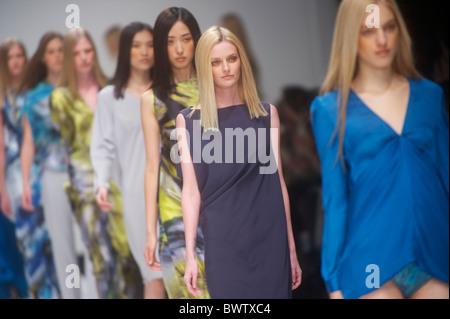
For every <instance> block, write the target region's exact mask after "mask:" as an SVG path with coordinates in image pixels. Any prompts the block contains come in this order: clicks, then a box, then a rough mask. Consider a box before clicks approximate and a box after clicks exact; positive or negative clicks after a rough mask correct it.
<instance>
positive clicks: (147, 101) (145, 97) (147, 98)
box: [141, 89, 153, 106]
mask: <svg viewBox="0 0 450 319" xmlns="http://www.w3.org/2000/svg"><path fill="white" fill-rule="evenodd" d="M141 105H149V106H153V90H151V89H150V90H147V91H146V92H145V93H144V94H142V96H141Z"/></svg>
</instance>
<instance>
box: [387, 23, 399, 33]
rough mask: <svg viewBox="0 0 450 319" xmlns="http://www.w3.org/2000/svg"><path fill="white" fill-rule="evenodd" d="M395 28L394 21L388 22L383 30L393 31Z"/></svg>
mask: <svg viewBox="0 0 450 319" xmlns="http://www.w3.org/2000/svg"><path fill="white" fill-rule="evenodd" d="M395 29H397V25H396V24H395V23H391V24H388V25H387V26H385V27H384V30H385V31H395Z"/></svg>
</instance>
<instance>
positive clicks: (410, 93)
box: [350, 78, 413, 137]
mask: <svg viewBox="0 0 450 319" xmlns="http://www.w3.org/2000/svg"><path fill="white" fill-rule="evenodd" d="M406 79H407V80H408V85H409V96H408V102H407V105H406V112H405V117H404V118H403V124H402V129H401V132H400V133H398V132H397V131H396V130H395V129H394V128H393V127H392V126H391V125H390V124H389V123H388V122H386V121H385V120H384V119H383V118H382V117H381V116H379V115H378V114H377V113H376V112H375V111H374V110H372V108H370V107H369V106H368V105H367V104H366V103H365V102H364V101H363V100H362V99H361V98H360V97H359V95H358V94H357V93H356V92H355V91H354V90H353V89H350V91H351V92H352V93H353V94H354V95H355V97H356V98H357V100H358V101H359V103H361V104H362V105H363V106H364V107H365V108H366V109H367V110H369V112H370V113H372V114H373V115H374V116H375V117H376V118H378V120H380V121H381V122H382V123H384V125H386V126H387V127H388V128H389V129H390V130H391V131H392V132H393V133H394V134H395V135H397V136H398V137H401V136H403V134H404V132H405V126H406V120H407V118H408V113H409V111H410V110H409V109H410V106H411V100H412V96H413V93H412V83H411V80H410V79H409V78H406Z"/></svg>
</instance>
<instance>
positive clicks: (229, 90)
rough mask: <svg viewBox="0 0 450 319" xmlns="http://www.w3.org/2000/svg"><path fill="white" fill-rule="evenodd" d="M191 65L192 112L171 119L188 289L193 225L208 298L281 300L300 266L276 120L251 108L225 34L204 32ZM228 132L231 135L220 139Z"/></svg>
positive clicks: (246, 82)
mask: <svg viewBox="0 0 450 319" xmlns="http://www.w3.org/2000/svg"><path fill="white" fill-rule="evenodd" d="M196 63H197V74H198V78H199V90H200V100H199V105H198V106H197V108H195V109H194V110H183V111H181V114H180V115H178V117H177V134H180V135H178V136H179V142H178V144H177V145H178V146H179V148H180V152H181V158H180V160H181V161H180V164H181V165H180V166H179V168H181V172H180V173H181V175H182V178H183V190H182V208H183V219H184V224H185V229H186V250H187V252H186V255H187V262H186V274H185V278H184V279H185V282H186V284H187V287H188V290H189V291H190V292H191V293H192V294H194V295H197V294H198V293H199V290H198V288H197V287H196V283H197V282H196V281H197V272H198V266H197V263H196V261H195V254H194V247H195V242H196V238H195V233H196V230H197V227H198V225H200V227H201V229H202V231H203V234H204V241H205V271H206V283H207V286H208V290H209V293H210V295H211V298H215V299H224V298H226V299H251V298H261V299H288V298H291V294H292V289H295V288H297V287H298V286H299V284H300V281H301V269H300V266H299V263H298V260H297V255H296V250H295V243H294V239H293V233H292V226H291V221H290V212H289V201H288V195H287V190H286V186H285V183H284V179H283V175H282V172H281V165H280V164H279V163H280V160H279V147H278V145H279V144H278V141H279V130H278V129H279V119H278V113H277V111H276V109H275V107H274V106H272V105H270V104H267V103H261V102H259V99H258V97H257V94H256V86H255V84H254V80H253V76H252V73H251V69H250V66H249V63H248V59H247V58H246V56H245V51H244V50H243V48H242V44H240V42H239V40H238V39H237V38H236V36H235V35H233V34H232V33H231V32H230V31H229V30H227V29H225V28H219V27H216V26H213V27H211V28H209V29H208V30H207V31H205V33H204V34H203V35H202V37H201V38H200V40H199V44H198V47H197V52H196ZM208 113H209V114H213V115H212V116H210V117H208ZM184 129H185V130H184ZM231 131H232V132H234V133H232V134H236V135H237V137H232V138H231V140H230V139H229V136H230V132H231ZM200 132H201V135H198V134H197V133H200ZM243 132H245V133H243ZM242 134H244V135H245V136H242ZM247 134H248V136H247ZM250 136H254V137H255V138H254V139H253V138H251V137H250ZM241 138H242V139H241ZM235 140H236V142H234V141H235ZM239 140H240V141H239ZM274 151H275V152H274ZM192 160H193V162H192Z"/></svg>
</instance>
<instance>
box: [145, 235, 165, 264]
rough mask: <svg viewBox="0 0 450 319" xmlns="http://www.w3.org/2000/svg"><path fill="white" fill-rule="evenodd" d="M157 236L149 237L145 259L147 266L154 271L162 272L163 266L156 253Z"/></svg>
mask: <svg viewBox="0 0 450 319" xmlns="http://www.w3.org/2000/svg"><path fill="white" fill-rule="evenodd" d="M156 244H157V241H156V236H147V244H146V245H145V250H144V257H145V261H146V262H147V266H149V267H150V269H152V270H154V271H161V264H160V262H159V260H157V259H156V257H155V251H156Z"/></svg>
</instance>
